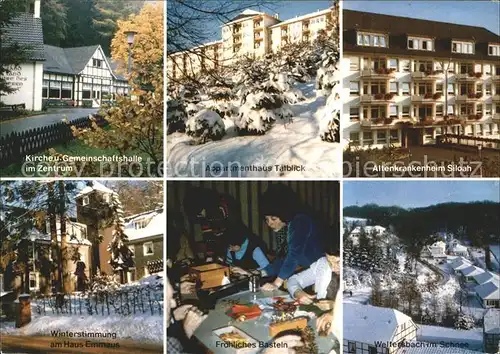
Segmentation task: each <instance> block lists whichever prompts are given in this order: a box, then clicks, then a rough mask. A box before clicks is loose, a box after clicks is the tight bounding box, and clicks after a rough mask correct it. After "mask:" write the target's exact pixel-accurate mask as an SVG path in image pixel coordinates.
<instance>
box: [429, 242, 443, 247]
mask: <svg viewBox="0 0 500 354" xmlns="http://www.w3.org/2000/svg"><path fill="white" fill-rule="evenodd" d="M430 247H431V248H446V244H445V243H444V242H443V241H436V242H434V243H433V244H432V245H431V246H430Z"/></svg>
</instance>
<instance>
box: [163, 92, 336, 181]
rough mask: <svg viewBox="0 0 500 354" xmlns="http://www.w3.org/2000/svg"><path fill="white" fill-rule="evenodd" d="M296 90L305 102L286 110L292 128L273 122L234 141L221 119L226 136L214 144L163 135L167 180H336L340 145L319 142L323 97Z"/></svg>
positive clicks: (230, 129) (232, 129)
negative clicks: (261, 132)
mask: <svg viewBox="0 0 500 354" xmlns="http://www.w3.org/2000/svg"><path fill="white" fill-rule="evenodd" d="M297 87H298V88H299V89H301V91H302V92H303V93H304V95H305V97H306V100H305V101H302V102H299V103H296V104H293V105H291V109H292V111H293V121H292V123H288V124H284V123H282V122H276V123H275V125H274V126H273V127H272V128H271V129H270V130H269V131H268V132H266V134H265V135H259V136H238V135H237V133H236V129H235V126H234V124H233V122H231V121H230V120H229V119H224V124H225V130H226V135H225V136H224V137H223V138H222V140H219V141H210V142H207V143H205V144H200V145H195V144H193V142H192V139H191V138H190V137H188V136H187V135H185V134H182V133H173V134H170V135H168V136H167V149H168V152H167V174H168V176H171V177H288V178H302V177H306V178H307V177H310V178H313V177H314V178H338V177H340V176H341V173H342V149H341V148H340V144H337V143H329V142H324V141H321V138H320V118H321V115H322V110H323V109H324V107H325V104H326V97H316V94H315V91H314V83H307V84H300V85H298V86H297ZM276 165H296V166H299V168H300V169H301V170H300V171H280V170H278V169H277V168H276V167H275V166H276Z"/></svg>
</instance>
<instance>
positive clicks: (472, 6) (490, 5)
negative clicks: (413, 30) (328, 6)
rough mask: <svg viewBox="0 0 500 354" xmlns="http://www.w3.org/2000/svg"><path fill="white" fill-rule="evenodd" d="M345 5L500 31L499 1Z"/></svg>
mask: <svg viewBox="0 0 500 354" xmlns="http://www.w3.org/2000/svg"><path fill="white" fill-rule="evenodd" d="M343 6H344V9H350V10H359V11H366V12H375V13H383V14H386V15H395V16H405V17H413V18H422V19H426V20H434V21H441V22H449V23H457V24H464V25H471V26H479V27H484V28H486V29H488V30H490V31H491V32H494V33H496V34H500V2H499V1H493V0H484V1H476V0H474V1H470V0H469V1H420V0H416V1H415V0H413V1H412V0H399V1H395V0H392V1H380V0H376V1H370V0H364V1H357V0H345V1H344V5H343Z"/></svg>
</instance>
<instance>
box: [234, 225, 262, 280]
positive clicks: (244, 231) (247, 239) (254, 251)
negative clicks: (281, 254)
mask: <svg viewBox="0 0 500 354" xmlns="http://www.w3.org/2000/svg"><path fill="white" fill-rule="evenodd" d="M224 234H225V239H226V240H227V241H226V243H227V244H228V247H227V252H226V259H225V260H226V263H227V264H229V265H230V266H231V267H232V268H231V270H232V271H233V272H235V273H239V274H248V270H254V269H257V270H260V271H263V273H264V274H265V269H266V268H267V267H268V266H269V260H268V259H267V257H266V254H265V247H264V243H263V242H262V240H261V239H259V238H258V237H257V236H255V235H253V234H252V233H251V232H250V231H249V230H248V228H247V227H245V226H244V225H243V224H242V223H241V222H238V223H236V222H235V223H231V224H230V225H228V227H227V229H226V231H225V232H224Z"/></svg>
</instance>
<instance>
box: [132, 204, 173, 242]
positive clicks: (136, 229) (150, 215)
mask: <svg viewBox="0 0 500 354" xmlns="http://www.w3.org/2000/svg"><path fill="white" fill-rule="evenodd" d="M165 228H166V226H165V211H164V209H157V210H153V211H149V212H146V213H141V214H137V215H133V216H130V217H128V218H127V222H126V224H125V234H126V235H127V236H128V239H129V241H136V240H141V239H144V238H148V237H154V236H161V237H163V235H164V233H165Z"/></svg>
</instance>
